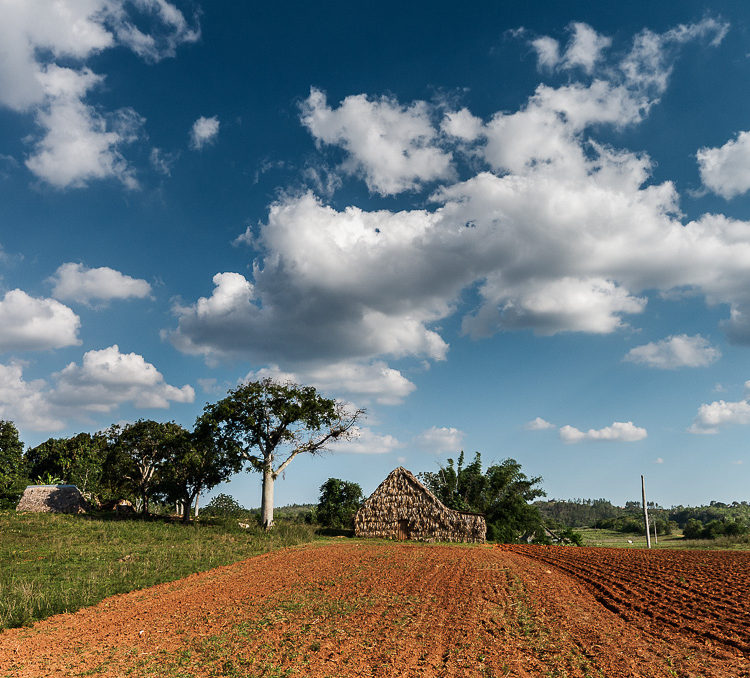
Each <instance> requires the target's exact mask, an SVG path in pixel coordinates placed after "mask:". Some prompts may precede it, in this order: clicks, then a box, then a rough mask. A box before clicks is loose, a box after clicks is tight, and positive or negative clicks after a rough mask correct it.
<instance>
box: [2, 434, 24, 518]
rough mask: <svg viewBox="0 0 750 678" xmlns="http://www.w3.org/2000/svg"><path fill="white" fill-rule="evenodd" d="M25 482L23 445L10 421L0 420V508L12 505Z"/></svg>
mask: <svg viewBox="0 0 750 678" xmlns="http://www.w3.org/2000/svg"><path fill="white" fill-rule="evenodd" d="M25 481H26V465H25V463H24V457H23V443H22V442H21V440H20V439H19V437H18V429H17V428H16V426H15V424H14V423H13V422H12V421H4V420H0V506H2V505H12V504H14V503H15V500H17V495H18V494H20V490H21V486H22V485H23V484H24V482H25Z"/></svg>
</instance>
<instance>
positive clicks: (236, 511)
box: [201, 492, 248, 518]
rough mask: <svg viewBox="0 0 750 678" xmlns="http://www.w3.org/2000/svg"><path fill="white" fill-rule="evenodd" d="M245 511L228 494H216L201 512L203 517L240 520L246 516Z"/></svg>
mask: <svg viewBox="0 0 750 678" xmlns="http://www.w3.org/2000/svg"><path fill="white" fill-rule="evenodd" d="M247 512H248V511H247V509H246V508H245V507H243V506H241V505H240V504H239V502H238V501H237V500H236V499H235V498H234V497H232V496H231V495H229V494H224V493H223V492H222V493H221V494H217V495H216V496H215V497H214V498H213V499H212V500H211V501H210V502H208V504H206V506H204V507H203V510H202V511H201V513H202V515H204V516H211V517H215V518H240V517H242V516H245V515H247Z"/></svg>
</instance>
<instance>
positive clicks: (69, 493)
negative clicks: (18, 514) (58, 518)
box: [16, 485, 87, 513]
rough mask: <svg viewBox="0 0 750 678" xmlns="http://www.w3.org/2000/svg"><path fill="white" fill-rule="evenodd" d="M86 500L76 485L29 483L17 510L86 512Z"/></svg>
mask: <svg viewBox="0 0 750 678" xmlns="http://www.w3.org/2000/svg"><path fill="white" fill-rule="evenodd" d="M86 508H87V504H86V500H85V499H84V497H83V495H82V494H81V492H80V491H79V489H78V488H77V487H76V486H75V485H29V486H28V487H27V488H26V489H25V490H24V492H23V495H22V496H21V501H19V502H18V506H16V511H29V512H32V513H86Z"/></svg>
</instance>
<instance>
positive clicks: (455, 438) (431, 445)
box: [414, 426, 466, 454]
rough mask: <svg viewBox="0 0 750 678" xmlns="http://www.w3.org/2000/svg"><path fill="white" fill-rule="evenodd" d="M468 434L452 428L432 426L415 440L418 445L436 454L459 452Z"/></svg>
mask: <svg viewBox="0 0 750 678" xmlns="http://www.w3.org/2000/svg"><path fill="white" fill-rule="evenodd" d="M465 435H466V434H465V433H464V432H463V431H461V430H459V429H457V428H454V427H452V426H439V427H438V426H431V427H430V428H428V429H427V430H426V431H422V433H420V434H419V435H418V436H416V437H415V438H414V442H415V444H416V445H418V446H419V447H421V448H422V449H424V450H427V451H429V452H434V453H435V454H443V453H446V452H458V451H459V450H460V449H461V444H462V443H463V439H464V436H465Z"/></svg>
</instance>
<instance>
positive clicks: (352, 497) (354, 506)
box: [316, 478, 364, 529]
mask: <svg viewBox="0 0 750 678" xmlns="http://www.w3.org/2000/svg"><path fill="white" fill-rule="evenodd" d="M363 500H364V497H363V496H362V488H361V487H360V486H359V485H358V484H357V483H353V482H349V481H347V480H340V479H339V478H329V479H328V480H326V481H325V482H324V483H323V484H322V485H321V486H320V499H319V501H318V507H317V509H316V517H317V520H318V522H319V523H320V524H321V525H323V526H324V527H334V528H339V529H349V528H351V527H352V525H353V524H354V516H355V514H356V513H357V511H358V510H359V507H360V506H361V505H362V501H363Z"/></svg>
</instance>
